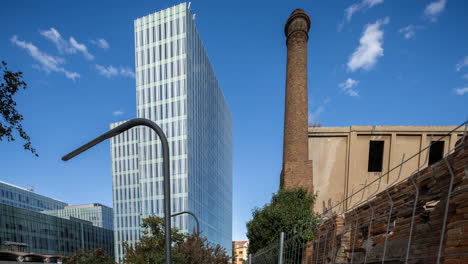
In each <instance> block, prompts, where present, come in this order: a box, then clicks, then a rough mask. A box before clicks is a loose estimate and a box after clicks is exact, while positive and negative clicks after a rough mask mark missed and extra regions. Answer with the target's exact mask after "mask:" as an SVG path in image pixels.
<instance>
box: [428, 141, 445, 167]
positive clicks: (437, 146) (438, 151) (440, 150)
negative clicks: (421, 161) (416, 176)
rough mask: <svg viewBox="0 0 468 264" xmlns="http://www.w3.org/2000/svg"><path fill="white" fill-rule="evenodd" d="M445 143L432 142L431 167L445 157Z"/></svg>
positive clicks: (430, 151) (430, 152)
mask: <svg viewBox="0 0 468 264" xmlns="http://www.w3.org/2000/svg"><path fill="white" fill-rule="evenodd" d="M444 143H445V142H444V141H432V142H431V147H430V148H429V165H432V164H434V163H436V162H438V161H439V160H441V159H442V157H443V156H444Z"/></svg>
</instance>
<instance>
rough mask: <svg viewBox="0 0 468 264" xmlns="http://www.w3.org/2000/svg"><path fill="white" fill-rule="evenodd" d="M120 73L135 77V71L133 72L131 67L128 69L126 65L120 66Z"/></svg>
mask: <svg viewBox="0 0 468 264" xmlns="http://www.w3.org/2000/svg"><path fill="white" fill-rule="evenodd" d="M120 74H121V75H122V76H126V77H130V78H135V72H133V71H132V69H130V68H128V67H120Z"/></svg>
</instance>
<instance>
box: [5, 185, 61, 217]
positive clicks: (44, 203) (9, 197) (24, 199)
mask: <svg viewBox="0 0 468 264" xmlns="http://www.w3.org/2000/svg"><path fill="white" fill-rule="evenodd" d="M0 203H2V204H8V205H11V206H15V207H20V208H24V209H28V210H33V211H44V210H58V209H63V208H65V206H67V205H68V204H67V203H65V202H62V201H59V200H57V199H53V198H50V197H47V196H44V195H40V194H37V193H35V192H34V191H33V190H32V189H26V188H22V187H19V186H16V185H13V184H10V183H6V182H2V181H0Z"/></svg>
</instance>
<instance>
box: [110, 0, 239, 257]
mask: <svg viewBox="0 0 468 264" xmlns="http://www.w3.org/2000/svg"><path fill="white" fill-rule="evenodd" d="M134 26H135V58H136V59H135V63H136V97H137V116H138V117H140V118H146V119H150V120H152V121H154V122H156V123H157V124H158V125H160V126H161V128H162V129H163V131H164V132H165V133H166V135H167V137H168V141H169V148H170V156H171V163H170V168H171V195H172V200H171V203H172V208H171V211H172V212H173V213H176V212H180V211H185V210H190V211H192V212H193V213H195V214H196V215H197V216H198V218H199V219H200V228H201V231H202V232H203V234H202V235H204V236H206V237H207V238H208V239H209V240H210V241H211V242H212V243H218V244H220V245H221V246H223V247H225V248H226V249H227V251H228V252H231V232H232V231H231V229H232V227H231V226H232V219H231V218H232V119H231V115H230V111H229V109H228V106H227V104H226V101H225V98H224V95H223V93H222V91H221V88H220V86H219V83H218V81H217V79H216V76H215V73H214V71H213V68H212V66H211V64H210V62H209V59H208V56H207V53H206V51H205V49H204V47H203V43H202V41H201V39H200V36H199V35H198V32H197V29H196V27H195V21H194V15H193V14H192V12H191V10H190V7H189V5H188V4H186V3H182V4H179V5H177V6H174V7H171V8H168V9H165V10H162V11H160V12H157V13H154V14H151V15H148V16H145V17H142V18H139V19H137V20H135V25H134ZM118 124H120V123H115V124H112V125H111V128H112V127H115V126H116V125H118ZM111 157H112V173H113V191H114V195H113V196H114V208H115V212H114V215H115V217H114V230H115V239H116V243H115V245H116V250H115V252H116V260H119V259H120V258H121V257H122V256H123V253H124V252H123V249H122V247H121V243H122V241H128V242H130V243H134V242H135V241H138V239H139V238H140V235H141V228H140V227H139V225H140V223H141V219H142V218H144V217H148V216H150V215H158V216H163V211H164V206H163V184H162V183H163V182H162V181H163V177H162V158H161V157H162V155H161V148H160V142H159V141H158V138H157V136H156V134H155V133H154V132H153V131H151V130H149V129H148V128H133V129H132V130H130V131H127V132H126V133H123V134H121V135H119V136H117V137H114V138H113V139H112V140H111ZM172 224H173V226H175V227H177V228H179V229H180V230H182V231H184V232H189V231H191V230H192V229H193V228H194V227H195V223H194V220H193V219H192V218H191V217H190V216H188V215H181V216H178V217H175V218H173V221H172Z"/></svg>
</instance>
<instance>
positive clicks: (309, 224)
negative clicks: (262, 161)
mask: <svg viewBox="0 0 468 264" xmlns="http://www.w3.org/2000/svg"><path fill="white" fill-rule="evenodd" d="M314 202H315V196H313V195H310V194H308V193H307V191H306V190H305V189H292V190H285V189H281V190H279V191H278V193H276V194H273V197H272V198H271V202H270V203H269V204H266V205H264V206H263V207H262V208H255V209H254V210H253V211H252V217H253V218H252V220H250V221H249V222H248V223H247V238H248V239H249V254H255V253H256V252H257V251H258V250H260V249H262V248H264V247H266V246H268V245H270V244H271V243H273V242H274V241H275V240H277V239H278V238H279V235H280V233H281V232H285V233H287V234H300V235H301V236H302V239H303V240H306V241H310V240H312V239H313V232H312V230H313V228H314V227H315V224H316V223H317V219H318V217H317V215H316V214H315V213H313V212H312V210H311V208H312V206H313V204H314Z"/></svg>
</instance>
